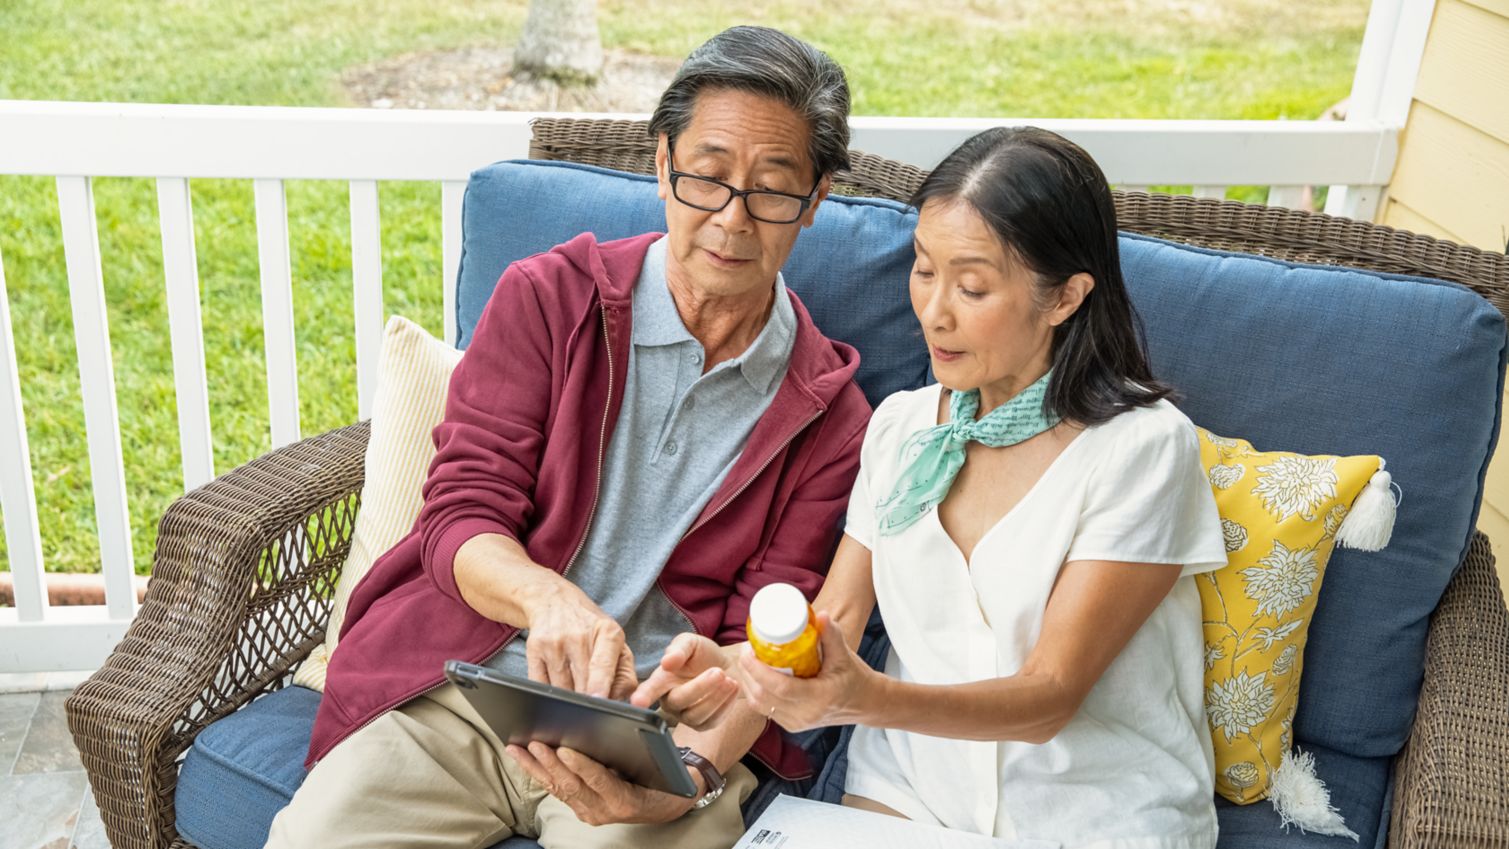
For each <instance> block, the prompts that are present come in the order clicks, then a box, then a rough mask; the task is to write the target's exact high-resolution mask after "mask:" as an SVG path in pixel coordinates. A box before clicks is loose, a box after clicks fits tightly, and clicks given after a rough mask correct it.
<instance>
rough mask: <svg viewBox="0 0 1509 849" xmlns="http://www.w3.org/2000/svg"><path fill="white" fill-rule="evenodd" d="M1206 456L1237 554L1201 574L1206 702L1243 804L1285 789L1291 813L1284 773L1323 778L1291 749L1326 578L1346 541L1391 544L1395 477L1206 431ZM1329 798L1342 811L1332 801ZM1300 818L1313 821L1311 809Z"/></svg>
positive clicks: (1229, 778) (1219, 780) (1219, 775)
mask: <svg viewBox="0 0 1509 849" xmlns="http://www.w3.org/2000/svg"><path fill="white" fill-rule="evenodd" d="M1200 458H1201V460H1202V461H1203V463H1204V466H1205V470H1206V474H1207V475H1208V476H1209V478H1210V484H1211V488H1212V489H1213V490H1214V492H1215V496H1216V505H1217V507H1218V509H1219V511H1220V514H1221V528H1222V530H1223V531H1224V532H1225V536H1226V552H1227V555H1226V556H1227V566H1226V568H1224V569H1219V570H1217V571H1214V572H1207V573H1205V574H1202V575H1199V576H1198V577H1197V578H1196V584H1197V585H1198V586H1199V589H1200V602H1201V606H1202V608H1203V610H1204V620H1205V710H1206V717H1207V719H1208V720H1209V723H1210V730H1211V735H1212V738H1213V740H1214V742H1215V753H1216V790H1217V792H1219V793H1220V794H1221V795H1222V796H1225V797H1226V798H1227V799H1230V800H1231V801H1233V802H1236V803H1237V804H1248V803H1251V802H1256V801H1258V800H1260V799H1264V798H1268V797H1270V796H1274V797H1275V798H1274V801H1275V806H1276V807H1279V808H1280V813H1281V814H1284V815H1285V820H1286V822H1287V821H1288V820H1289V819H1290V817H1289V815H1288V814H1286V813H1285V811H1284V807H1283V804H1282V802H1283V800H1281V799H1280V798H1278V795H1277V794H1278V791H1279V790H1282V789H1283V787H1282V786H1280V787H1279V788H1277V789H1275V782H1276V781H1277V782H1278V783H1280V784H1281V785H1282V784H1283V782H1285V781H1286V779H1287V778H1288V774H1292V773H1294V772H1296V771H1298V772H1305V773H1308V774H1309V776H1310V778H1311V779H1312V780H1313V771H1312V770H1309V769H1306V768H1305V767H1306V766H1308V764H1306V763H1304V762H1305V761H1307V760H1308V756H1303V755H1301V756H1300V757H1298V758H1295V757H1293V756H1292V755H1291V754H1290V749H1291V747H1292V745H1293V737H1292V735H1291V727H1292V723H1293V720H1294V710H1295V707H1296V706H1297V705H1298V703H1299V679H1300V671H1301V669H1302V667H1303V665H1304V652H1305V640H1306V636H1307V632H1308V631H1309V627H1310V618H1311V616H1312V615H1313V614H1314V612H1315V602H1316V596H1317V594H1318V593H1319V590H1320V582H1321V578H1322V576H1323V575H1324V574H1325V569H1326V562H1327V561H1328V560H1329V559H1330V557H1331V552H1332V550H1333V549H1334V548H1335V546H1336V544H1337V542H1338V539H1340V541H1341V543H1342V544H1343V545H1348V546H1350V547H1353V548H1364V549H1370V550H1377V549H1380V548H1382V547H1383V546H1384V545H1385V544H1387V542H1388V536H1389V533H1390V532H1391V530H1392V527H1393V510H1394V501H1393V495H1392V492H1391V491H1390V486H1391V481H1390V480H1389V476H1388V473H1387V472H1384V471H1382V468H1383V461H1382V459H1381V458H1379V457H1376V456H1364V457H1330V456H1317V457H1310V456H1305V455H1301V454H1291V453H1286V452H1278V451H1273V452H1259V451H1257V450H1255V449H1254V448H1253V447H1252V445H1251V444H1250V443H1248V442H1245V441H1243V440H1240V439H1227V438H1225V437H1220V436H1216V435H1215V434H1213V433H1211V432H1209V431H1207V430H1205V429H1203V428H1201V429H1200ZM1370 482H1371V484H1372V486H1369V484H1370ZM1359 496H1361V498H1359ZM1354 502H1355V503H1354ZM1349 513H1353V514H1355V515H1351V516H1349ZM1295 761H1299V763H1298V764H1295V763H1294V762H1295ZM1281 767H1282V768H1283V769H1282V770H1281ZM1276 773H1277V774H1278V776H1277V779H1276V778H1275V774H1276ZM1315 783H1316V785H1317V786H1318V782H1315ZM1321 792H1322V793H1323V792H1324V791H1323V789H1322V790H1321ZM1322 807H1323V808H1325V809H1327V810H1330V811H1331V813H1333V814H1334V809H1330V808H1329V801H1328V800H1327V801H1324V802H1323V803H1322ZM1294 821H1295V822H1298V823H1299V824H1300V825H1301V826H1302V827H1304V826H1305V825H1306V824H1305V821H1304V819H1302V818H1297V819H1295V820H1294ZM1336 822H1337V823H1338V824H1339V823H1340V819H1339V818H1337V819H1336ZM1312 828H1313V826H1312ZM1341 828H1343V829H1344V828H1345V826H1341Z"/></svg>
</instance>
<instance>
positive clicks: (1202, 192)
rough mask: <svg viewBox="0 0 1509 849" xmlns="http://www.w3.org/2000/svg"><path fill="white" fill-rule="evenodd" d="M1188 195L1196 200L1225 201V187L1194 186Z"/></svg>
mask: <svg viewBox="0 0 1509 849" xmlns="http://www.w3.org/2000/svg"><path fill="white" fill-rule="evenodd" d="M1190 194H1192V195H1194V196H1195V197H1197V198H1214V199H1216V200H1225V199H1226V187H1225V186H1195V187H1194V191H1192V192H1190Z"/></svg>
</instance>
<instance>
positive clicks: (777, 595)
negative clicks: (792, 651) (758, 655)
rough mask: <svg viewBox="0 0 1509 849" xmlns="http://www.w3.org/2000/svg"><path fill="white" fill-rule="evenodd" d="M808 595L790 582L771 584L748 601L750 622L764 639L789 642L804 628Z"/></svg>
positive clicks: (760, 637)
mask: <svg viewBox="0 0 1509 849" xmlns="http://www.w3.org/2000/svg"><path fill="white" fill-rule="evenodd" d="M807 613H808V608H807V597H806V596H804V595H802V591H801V590H799V589H797V588H796V587H793V586H792V585H790V584H770V585H768V586H765V587H763V588H761V589H760V591H759V592H757V593H755V597H754V600H753V601H751V602H750V603H749V624H750V627H751V628H752V629H753V630H754V634H755V636H756V637H758V638H759V639H760V640H763V641H764V642H767V643H775V644H780V643H789V642H791V641H792V640H794V639H796V638H797V637H800V636H801V635H802V632H803V631H805V630H807Z"/></svg>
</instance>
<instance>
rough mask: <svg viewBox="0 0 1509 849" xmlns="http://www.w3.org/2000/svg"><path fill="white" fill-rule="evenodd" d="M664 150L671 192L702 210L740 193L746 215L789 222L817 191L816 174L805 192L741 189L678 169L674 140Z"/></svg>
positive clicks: (716, 206)
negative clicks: (813, 181) (809, 187)
mask: <svg viewBox="0 0 1509 849" xmlns="http://www.w3.org/2000/svg"><path fill="white" fill-rule="evenodd" d="M666 152H667V159H668V160H669V165H668V170H669V171H670V172H671V194H673V195H675V196H676V200H679V201H681V202H682V203H684V204H686V205H687V206H690V207H692V208H693V209H700V210H702V211H703V212H719V211H721V210H722V209H723V207H725V206H728V205H729V203H731V202H732V201H733V199H734V198H738V197H741V198H744V209H746V210H747V211H748V212H749V217H750V218H753V219H754V220H756V221H764V222H766V223H768V224H790V223H791V222H793V221H796V220H797V219H798V218H801V217H802V213H804V212H806V211H807V208H808V207H810V206H812V196H813V195H815V194H816V193H817V186H818V183H821V182H822V179H823V178H822V177H818V178H817V182H815V183H813V184H812V191H810V192H808V193H807V194H806V195H805V196H803V195H793V194H790V193H787V192H773V191H770V190H768V189H742V190H741V189H736V188H734V187H733V186H730V185H729V184H727V183H723V182H719V181H717V180H714V179H712V178H710V177H699V176H697V175H696V174H688V173H686V172H685V171H677V170H676V165H675V161H676V144H675V142H671V141H667V142H666Z"/></svg>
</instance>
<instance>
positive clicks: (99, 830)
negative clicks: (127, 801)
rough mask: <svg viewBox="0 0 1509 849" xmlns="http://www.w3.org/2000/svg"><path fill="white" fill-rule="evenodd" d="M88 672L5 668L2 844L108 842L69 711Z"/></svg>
mask: <svg viewBox="0 0 1509 849" xmlns="http://www.w3.org/2000/svg"><path fill="white" fill-rule="evenodd" d="M87 675H88V673H64V672H48V673H35V674H10V675H0V849H44V848H45V849H74V847H77V849H108V847H109V846H110V843H109V841H107V840H106V839H105V827H104V825H103V824H102V823H101V822H100V812H99V808H97V807H96V806H95V804H94V797H93V795H92V793H91V792H90V790H89V782H88V780H87V779H86V778H85V776H84V767H83V765H82V764H80V763H79V753H78V750H77V749H75V748H74V745H73V739H72V738H71V737H70V736H69V734H68V723H67V721H66V720H65V719H64V717H63V700H64V699H66V698H68V694H69V693H71V692H73V688H74V687H76V686H78V684H79V682H80V681H82V680H83V678H84V677H85V676H87Z"/></svg>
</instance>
